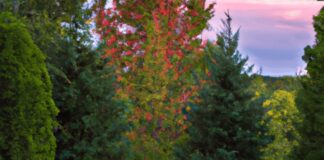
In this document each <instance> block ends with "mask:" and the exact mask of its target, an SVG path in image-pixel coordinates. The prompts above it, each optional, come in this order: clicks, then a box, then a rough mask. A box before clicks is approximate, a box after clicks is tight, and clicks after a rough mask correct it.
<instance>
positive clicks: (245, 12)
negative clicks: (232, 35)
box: [203, 0, 324, 77]
mask: <svg viewBox="0 0 324 160" xmlns="http://www.w3.org/2000/svg"><path fill="white" fill-rule="evenodd" d="M212 2H215V1H212V0H207V3H212ZM323 5H324V3H323V2H319V1H316V0H299V1H298V2H297V1H296V0H284V1H280V0H218V1H217V2H216V5H215V7H214V9H215V14H214V17H213V18H212V19H211V20H210V22H209V23H210V26H211V28H212V29H211V30H210V31H205V32H204V33H203V38H204V39H210V40H214V39H215V38H216V33H217V32H218V31H219V29H220V26H221V24H220V19H221V18H224V12H225V11H227V10H229V12H230V15H231V17H232V19H233V20H232V24H233V25H232V26H233V29H234V30H236V29H238V28H240V39H239V47H238V50H239V52H240V53H241V54H242V55H243V56H248V57H249V60H248V64H249V65H254V66H255V67H254V72H257V71H258V70H260V68H262V75H265V76H276V77H278V76H296V74H297V73H298V74H300V73H302V74H305V73H306V71H305V70H304V68H305V67H306V64H305V63H304V62H303V60H302V58H301V57H302V55H303V54H304V47H306V46H307V45H313V44H314V41H315V33H314V30H313V24H312V23H313V16H314V15H316V14H317V13H318V12H319V11H320V9H321V8H322V6H323Z"/></svg>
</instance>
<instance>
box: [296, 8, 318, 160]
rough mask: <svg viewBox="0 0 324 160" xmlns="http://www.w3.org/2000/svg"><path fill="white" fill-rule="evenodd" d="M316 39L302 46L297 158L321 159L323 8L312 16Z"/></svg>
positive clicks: (304, 159) (307, 159) (298, 100)
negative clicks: (299, 136)
mask: <svg viewBox="0 0 324 160" xmlns="http://www.w3.org/2000/svg"><path fill="white" fill-rule="evenodd" d="M314 28H315V31H316V41H315V44H314V45H313V46H307V47H306V48H305V54H304V56H303V60H304V61H305V62H306V63H307V67H306V69H307V72H308V75H307V76H305V77H302V89H301V90H300V91H299V94H298V97H297V105H298V108H299V110H300V112H301V113H302V114H303V116H304V117H303V122H302V127H301V128H300V129H299V131H300V134H301V137H302V138H301V141H300V147H299V149H298V152H297V157H298V159H301V160H322V159H324V72H323V71H324V8H323V9H322V10H321V11H320V13H319V14H318V15H317V16H315V17H314Z"/></svg>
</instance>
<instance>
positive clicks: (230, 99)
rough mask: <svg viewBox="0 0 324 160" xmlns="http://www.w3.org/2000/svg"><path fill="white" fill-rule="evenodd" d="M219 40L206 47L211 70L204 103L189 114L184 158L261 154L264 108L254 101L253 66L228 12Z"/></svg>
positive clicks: (223, 159) (244, 159) (246, 158)
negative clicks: (240, 45) (249, 65)
mask: <svg viewBox="0 0 324 160" xmlns="http://www.w3.org/2000/svg"><path fill="white" fill-rule="evenodd" d="M226 16H227V19H226V20H223V25H224V29H223V31H222V32H220V34H218V36H217V44H212V43H210V42H209V43H208V44H207V46H206V48H205V61H204V64H206V72H207V74H205V75H202V77H203V80H204V81H206V82H205V86H204V87H203V89H202V90H201V92H200V95H199V96H200V98H201V103H198V104H196V105H197V106H193V109H192V112H191V113H190V114H189V119H190V122H191V123H192V126H191V127H189V129H188V130H189V142H188V146H189V148H187V153H188V155H185V156H183V157H181V158H182V159H189V158H188V157H187V156H190V158H191V159H206V160H212V159H219V160H234V159H241V160H253V159H258V158H259V157H260V153H259V152H258V150H259V147H260V146H261V145H262V144H263V141H262V140H263V131H262V128H261V126H260V124H259V121H260V120H261V117H262V114H263V109H262V107H261V106H255V105H250V104H252V103H251V102H250V101H251V99H252V97H253V93H251V92H250V91H249V86H250V80H251V79H250V77H249V76H248V73H249V72H250V68H245V67H246V61H247V58H242V56H241V54H240V53H239V52H238V51H237V46H238V38H239V32H238V31H237V32H236V33H234V34H233V32H232V28H231V20H232V19H231V17H230V16H229V14H228V13H226Z"/></svg>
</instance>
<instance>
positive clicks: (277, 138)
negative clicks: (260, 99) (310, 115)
mask: <svg viewBox="0 0 324 160" xmlns="http://www.w3.org/2000/svg"><path fill="white" fill-rule="evenodd" d="M263 107H265V109H266V110H267V114H265V118H264V121H269V122H268V123H267V124H266V125H267V127H268V128H269V131H268V132H267V134H269V135H270V136H271V137H272V138H273V139H274V140H273V142H272V143H270V144H268V145H267V146H266V147H265V148H263V149H262V151H263V152H264V156H263V158H262V159H265V160H288V159H295V157H294V158H293V157H291V153H292V151H293V149H294V147H296V146H298V140H299V139H300V136H299V134H298V132H297V129H296V126H298V125H299V124H300V123H301V116H300V114H299V111H298V110H297V107H296V104H295V94H294V93H292V92H288V91H285V90H277V91H275V92H274V93H273V94H272V96H271V97H270V99H268V100H266V101H265V102H264V103H263Z"/></svg>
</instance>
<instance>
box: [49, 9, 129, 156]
mask: <svg viewBox="0 0 324 160" xmlns="http://www.w3.org/2000/svg"><path fill="white" fill-rule="evenodd" d="M79 9H80V10H79V11H77V12H75V13H74V14H73V15H71V22H70V23H66V24H65V25H66V26H65V27H64V34H63V36H62V39H61V40H60V41H58V42H59V43H57V46H59V48H57V50H56V53H55V54H53V55H51V59H50V60H49V63H50V64H49V69H50V73H51V77H52V79H53V85H54V100H55V102H56V103H57V106H58V107H59V108H60V114H59V115H58V121H59V124H60V127H59V129H58V130H57V132H56V137H57V145H58V149H57V155H56V158H57V159H60V160H72V159H73V160H90V159H91V160H102V159H108V160H110V159H111V160H118V159H124V156H125V154H127V150H126V146H125V145H126V143H127V141H126V140H125V139H124V137H123V133H124V132H125V131H126V130H127V128H128V124H126V121H125V120H126V119H124V118H123V116H124V114H125V105H124V104H123V103H122V102H121V101H119V100H116V99H114V97H115V92H116V87H115V83H116V81H115V79H116V77H115V75H114V73H113V68H112V67H108V66H107V65H106V61H104V60H103V59H101V57H100V53H101V52H100V48H94V47H93V46H92V44H93V42H92V41H91V36H90V32H89V30H90V29H89V28H90V26H89V25H88V24H86V23H85V22H86V21H87V20H89V18H90V17H91V15H90V14H88V13H89V12H88V11H89V10H88V8H84V10H83V9H82V8H79ZM90 13H91V12H90Z"/></svg>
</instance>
